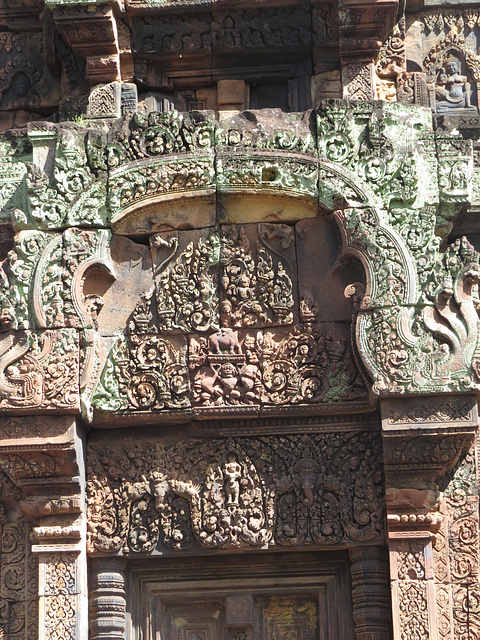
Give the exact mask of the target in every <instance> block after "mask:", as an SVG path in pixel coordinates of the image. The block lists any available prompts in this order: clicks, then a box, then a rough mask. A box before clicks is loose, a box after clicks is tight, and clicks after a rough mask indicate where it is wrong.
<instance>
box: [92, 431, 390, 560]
mask: <svg viewBox="0 0 480 640" xmlns="http://www.w3.org/2000/svg"><path fill="white" fill-rule="evenodd" d="M377 456H378V443H377V440H376V436H374V435H373V434H367V433H362V434H357V435H338V436H336V435H335V436H331V435H325V436H303V437H296V436H292V437H277V438H275V437H265V438H263V439H262V440H261V441H260V440H253V439H252V440H248V439H228V440H222V441H211V442H205V443H201V442H195V441H189V442H186V443H185V444H175V445H164V444H161V443H160V442H158V441H157V442H148V443H147V442H145V443H142V444H134V443H131V445H128V446H127V447H126V448H124V447H123V446H121V445H119V446H114V447H112V446H110V445H106V444H105V445H102V444H101V443H97V444H96V445H94V446H93V445H92V446H91V447H90V450H89V463H88V464H89V479H88V504H89V517H88V522H89V541H90V542H89V545H90V547H89V548H90V551H91V552H94V551H95V550H98V551H103V552H105V551H107V552H112V551H117V550H118V551H119V550H123V552H124V553H129V552H131V551H133V552H144V553H146V552H152V551H153V552H155V551H158V550H166V549H170V550H188V549H191V550H196V549H198V548H231V547H258V546H265V545H267V544H274V543H275V542H276V543H277V544H281V545H286V546H298V545H300V546H301V545H304V544H312V543H314V544H317V545H320V546H330V545H332V544H337V543H342V542H344V541H346V540H350V541H351V542H366V541H367V540H369V541H373V540H379V539H380V537H381V535H382V522H383V516H382V498H381V496H382V491H383V489H382V475H381V471H380V469H379V467H378V463H377V459H378V458H377ZM266 460H268V461H269V462H268V463H267V462H266Z"/></svg>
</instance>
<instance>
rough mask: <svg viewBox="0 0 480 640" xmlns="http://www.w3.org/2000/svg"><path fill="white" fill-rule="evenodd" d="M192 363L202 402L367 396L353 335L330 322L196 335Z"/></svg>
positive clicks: (270, 403)
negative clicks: (348, 336)
mask: <svg viewBox="0 0 480 640" xmlns="http://www.w3.org/2000/svg"><path fill="white" fill-rule="evenodd" d="M189 366H190V369H191V370H192V388H193V396H194V403H195V405H197V406H198V407H199V408H200V407H215V406H225V405H230V406H232V405H244V406H246V405H259V404H261V405H263V407H264V408H263V410H264V411H275V410H276V407H279V406H285V405H301V404H315V403H322V402H325V403H327V402H341V401H348V400H360V399H361V398H363V397H365V387H364V382H363V380H362V378H361V376H360V374H359V373H358V370H357V368H356V366H355V365H354V362H353V357H352V354H351V351H350V346H349V341H348V339H346V338H345V337H344V336H343V335H342V334H341V333H340V331H339V330H338V329H337V328H336V327H334V326H330V325H328V324H325V325H321V324H303V325H295V327H294V328H293V329H292V330H287V329H277V330H273V331H271V330H263V331H256V332H254V331H251V330H250V331H248V332H247V331H238V330H235V331H234V330H233V329H229V328H225V329H220V331H219V332H218V333H216V334H212V335H211V336H210V337H209V339H208V340H207V339H206V338H202V337H200V336H198V337H197V336H195V337H191V338H190V342H189Z"/></svg>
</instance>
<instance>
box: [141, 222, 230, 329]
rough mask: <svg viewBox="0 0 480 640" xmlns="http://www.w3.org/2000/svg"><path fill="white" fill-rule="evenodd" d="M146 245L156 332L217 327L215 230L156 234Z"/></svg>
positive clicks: (218, 254)
mask: <svg viewBox="0 0 480 640" xmlns="http://www.w3.org/2000/svg"><path fill="white" fill-rule="evenodd" d="M150 246H151V248H152V257H153V269H154V280H155V289H156V300H157V309H158V322H159V328H160V331H161V332H176V333H178V332H191V331H194V332H199V331H200V332H205V331H209V330H212V329H213V330H215V329H218V326H219V316H218V277H219V269H220V266H219V259H220V237H219V234H218V232H217V231H214V230H211V229H203V230H198V231H175V232H171V233H157V234H155V235H153V236H151V237H150Z"/></svg>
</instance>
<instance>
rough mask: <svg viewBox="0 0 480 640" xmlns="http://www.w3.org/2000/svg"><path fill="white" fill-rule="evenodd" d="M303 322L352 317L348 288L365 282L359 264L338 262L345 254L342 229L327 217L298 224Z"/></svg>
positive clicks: (341, 319)
mask: <svg viewBox="0 0 480 640" xmlns="http://www.w3.org/2000/svg"><path fill="white" fill-rule="evenodd" d="M295 234H296V245H297V263H298V288H299V299H300V319H301V320H302V321H303V322H312V321H313V322H318V321H320V322H325V321H332V320H336V321H344V322H350V321H351V318H352V311H353V308H352V303H351V301H350V300H348V299H347V298H346V297H345V295H344V291H345V288H346V287H347V286H348V285H350V284H352V283H354V282H358V283H362V282H364V279H365V274H364V269H363V267H362V266H361V265H360V263H358V262H355V261H348V262H346V263H343V264H342V262H338V258H339V256H340V255H341V253H342V244H341V239H340V232H339V229H338V228H337V227H336V224H335V222H333V221H332V220H330V219H327V218H325V217H322V218H314V219H310V220H302V221H300V222H297V224H296V225H295Z"/></svg>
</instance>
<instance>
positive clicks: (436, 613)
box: [382, 396, 479, 640]
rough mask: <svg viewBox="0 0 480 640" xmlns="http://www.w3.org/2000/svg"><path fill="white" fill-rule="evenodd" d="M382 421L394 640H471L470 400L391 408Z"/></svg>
mask: <svg viewBox="0 0 480 640" xmlns="http://www.w3.org/2000/svg"><path fill="white" fill-rule="evenodd" d="M382 414H383V441H384V451H385V471H386V498H387V523H388V536H389V547H390V561H391V565H390V569H391V580H392V598H393V600H394V602H398V603H399V607H394V608H393V612H394V632H395V633H394V637H395V640H397V638H402V639H403V638H410V637H418V638H425V639H427V638H438V639H441V640H443V639H445V640H451V638H453V637H455V638H456V637H457V636H458V637H462V638H464V637H465V638H467V637H468V635H469V634H470V633H476V631H475V629H476V626H475V625H476V621H475V615H474V613H473V611H472V615H471V616H470V617H469V608H470V604H469V601H468V597H469V596H468V595H467V594H469V589H470V585H472V584H474V583H475V582H476V580H477V575H478V553H479V551H478V539H479V518H478V487H477V474H476V460H475V447H472V441H473V439H474V436H475V432H476V428H477V421H478V412H477V404H476V399H475V398H473V397H469V396H458V397H452V396H449V397H445V398H441V397H430V398H428V397H427V398H423V399H420V398H419V399H416V400H413V399H409V400H399V399H397V400H390V401H386V402H383V403H382ZM452 633H453V634H454V635H452Z"/></svg>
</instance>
